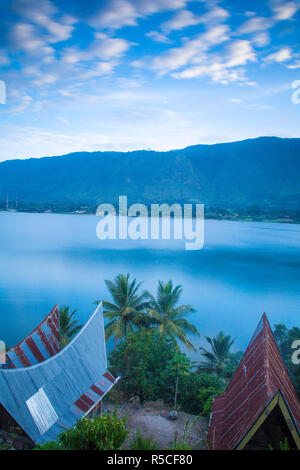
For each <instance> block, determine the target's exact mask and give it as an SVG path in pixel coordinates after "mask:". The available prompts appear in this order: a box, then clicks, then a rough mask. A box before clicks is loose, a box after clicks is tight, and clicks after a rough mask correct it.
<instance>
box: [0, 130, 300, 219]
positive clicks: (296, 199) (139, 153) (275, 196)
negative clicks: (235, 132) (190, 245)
mask: <svg viewBox="0 0 300 470" xmlns="http://www.w3.org/2000/svg"><path fill="white" fill-rule="evenodd" d="M299 181H300V139H297V138H279V137H275V136H274V137H258V138H256V139H246V140H242V141H236V142H226V143H218V144H211V145H207V144H198V145H193V146H188V147H185V148H184V149H175V150H169V151H163V152H160V151H154V150H134V151H128V152H118V151H96V152H72V153H69V154H65V155H61V156H48V157H39V158H28V159H22V160H18V159H14V160H6V161H4V162H1V163H0V200H1V201H2V203H3V201H4V200H5V199H6V198H7V197H9V198H10V199H15V198H17V199H18V200H19V201H22V202H23V203H27V204H29V203H34V202H37V201H38V202H39V203H41V204H45V205H47V204H50V205H51V204H52V205H61V204H74V205H77V206H82V205H84V204H87V205H91V204H92V205H97V204H99V203H100V202H112V203H115V202H116V201H117V199H118V196H119V195H127V196H128V199H129V202H130V203H133V202H144V203H147V204H148V203H151V202H169V203H170V202H176V201H178V202H201V203H204V204H206V205H208V206H219V207H228V208H231V209H233V208H241V207H247V206H249V205H253V204H257V205H259V206H261V207H263V208H272V207H279V208H283V209H284V208H286V209H295V210H299V209H300V185H299Z"/></svg>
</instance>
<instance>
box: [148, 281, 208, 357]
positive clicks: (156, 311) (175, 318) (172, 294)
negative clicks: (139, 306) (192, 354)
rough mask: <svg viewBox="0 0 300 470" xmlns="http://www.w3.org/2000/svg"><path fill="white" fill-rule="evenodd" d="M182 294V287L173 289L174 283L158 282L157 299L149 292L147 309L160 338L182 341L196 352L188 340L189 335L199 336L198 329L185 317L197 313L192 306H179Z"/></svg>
mask: <svg viewBox="0 0 300 470" xmlns="http://www.w3.org/2000/svg"><path fill="white" fill-rule="evenodd" d="M181 294H182V287H181V286H176V287H174V288H173V283H172V281H169V282H167V283H164V282H162V281H159V282H158V288H157V294H156V298H155V297H154V296H153V295H152V294H150V292H147V296H148V298H149V300H150V302H149V304H150V305H149V308H148V309H147V311H148V315H149V318H150V320H151V324H152V325H153V327H154V329H155V330H157V331H158V332H159V334H160V336H164V335H166V336H170V337H171V338H173V339H174V340H177V339H178V340H179V341H181V342H182V343H183V344H184V345H185V346H186V347H187V349H188V350H190V349H193V350H194V351H195V350H196V349H195V347H194V345H193V344H192V342H191V341H190V340H189V339H188V337H187V333H189V334H193V335H198V336H199V333H198V331H197V328H196V327H195V326H194V325H192V324H191V323H189V322H188V321H187V320H186V319H185V318H184V316H185V315H188V314H191V313H193V312H195V309H194V308H193V307H192V306H191V305H178V303H179V300H180V297H181Z"/></svg>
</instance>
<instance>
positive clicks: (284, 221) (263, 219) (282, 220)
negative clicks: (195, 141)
mask: <svg viewBox="0 0 300 470" xmlns="http://www.w3.org/2000/svg"><path fill="white" fill-rule="evenodd" d="M0 213H16V214H46V215H47V214H50V215H90V216H95V217H96V213H95V212H88V211H80V210H78V211H54V210H53V211H52V210H45V211H32V210H22V211H20V210H15V209H8V210H3V209H0ZM117 215H118V214H117ZM148 218H151V214H149V215H148ZM171 218H172V216H171ZM193 218H195V217H193ZM205 220H214V221H220V222H223V221H225V222H226V221H227V222H262V223H277V224H294V225H299V224H300V220H295V219H292V218H269V217H267V216H265V217H264V216H261V217H260V218H255V217H230V216H226V217H221V216H219V217H213V216H210V215H209V214H208V215H206V216H205Z"/></svg>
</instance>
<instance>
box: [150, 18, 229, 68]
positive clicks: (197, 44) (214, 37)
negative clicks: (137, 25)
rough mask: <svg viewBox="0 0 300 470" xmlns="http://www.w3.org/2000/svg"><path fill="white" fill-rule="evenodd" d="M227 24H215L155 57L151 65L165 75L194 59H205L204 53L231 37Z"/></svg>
mask: <svg viewBox="0 0 300 470" xmlns="http://www.w3.org/2000/svg"><path fill="white" fill-rule="evenodd" d="M228 31H229V28H228V26H226V25H219V26H213V27H212V28H211V29H210V30H209V31H206V32H205V33H202V34H199V35H197V36H196V37H195V38H194V39H190V40H187V41H185V42H184V44H183V46H181V47H175V48H171V49H169V50H168V51H167V52H165V53H164V54H162V55H161V56H158V57H156V58H154V60H153V62H152V65H151V67H152V68H153V69H154V70H156V71H157V72H158V73H159V74H161V75H163V74H166V73H168V72H170V71H173V70H177V69H179V68H181V67H183V66H185V65H187V64H189V63H191V62H193V61H196V62H197V61H199V60H200V61H201V60H203V59H204V53H205V52H206V51H208V50H209V49H210V48H211V47H213V46H214V45H216V44H220V43H222V42H224V41H227V40H228V39H229V37H228Z"/></svg>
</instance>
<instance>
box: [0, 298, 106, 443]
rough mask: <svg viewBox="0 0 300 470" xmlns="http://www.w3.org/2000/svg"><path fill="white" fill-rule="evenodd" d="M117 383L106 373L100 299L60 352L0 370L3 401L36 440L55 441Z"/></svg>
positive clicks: (0, 387) (0, 389) (0, 400)
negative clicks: (26, 364) (25, 365)
mask: <svg viewBox="0 0 300 470" xmlns="http://www.w3.org/2000/svg"><path fill="white" fill-rule="evenodd" d="M113 383H115V379H114V378H113V377H112V376H111V375H110V374H109V372H107V362H106V345H105V336H104V324H103V314H102V304H100V305H99V306H98V308H97V309H96V310H95V312H94V313H93V315H92V316H91V318H90V319H89V320H88V322H87V323H86V324H85V325H84V327H83V328H82V329H81V331H80V332H79V333H78V335H77V336H76V337H75V338H74V339H73V340H72V341H71V342H70V343H69V344H68V345H67V346H66V347H65V348H64V349H63V350H62V351H60V352H59V353H58V354H56V355H55V356H53V357H51V358H49V359H48V360H46V361H44V362H41V363H38V364H35V365H33V366H30V367H26V368H20V369H4V370H1V371H0V403H1V404H2V405H3V406H4V408H5V409H6V410H7V411H8V413H9V414H10V415H11V416H12V417H13V418H14V419H15V421H17V423H18V424H19V425H20V426H21V427H22V428H23V429H24V431H25V432H26V433H27V435H28V436H29V437H30V438H31V439H32V440H33V441H34V442H47V441H49V440H55V439H56V438H57V436H58V434H59V433H60V432H61V431H63V430H64V429H69V428H71V427H73V426H74V425H75V424H76V421H77V420H78V419H79V418H80V417H82V416H83V415H84V414H86V413H87V412H88V411H90V410H91V409H92V408H93V407H94V406H95V404H97V402H99V400H100V399H101V398H102V397H103V396H104V394H105V393H106V392H107V391H108V390H109V389H110V388H111V386H112V385H113Z"/></svg>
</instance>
